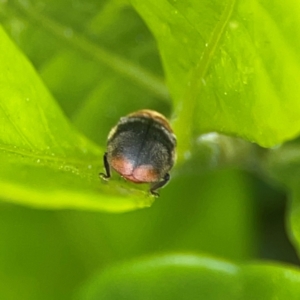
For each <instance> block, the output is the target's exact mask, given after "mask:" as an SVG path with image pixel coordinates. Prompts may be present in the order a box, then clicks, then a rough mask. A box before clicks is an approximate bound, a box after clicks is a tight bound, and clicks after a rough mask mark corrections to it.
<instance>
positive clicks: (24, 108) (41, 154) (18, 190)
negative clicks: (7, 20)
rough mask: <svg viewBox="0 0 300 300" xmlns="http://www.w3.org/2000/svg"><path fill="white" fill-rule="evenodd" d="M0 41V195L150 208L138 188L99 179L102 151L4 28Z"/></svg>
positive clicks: (57, 204)
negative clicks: (74, 123) (51, 92)
mask: <svg viewBox="0 0 300 300" xmlns="http://www.w3.org/2000/svg"><path fill="white" fill-rule="evenodd" d="M0 41H1V43H0V53H1V65H0V82H1V85H0V101H1V102H0V103H1V104H0V123H1V124H0V128H1V129H0V158H1V169H0V196H1V197H3V198H4V199H6V200H7V201H10V202H17V203H21V204H25V205H33V206H38V207H43V208H67V207H68V208H84V209H100V210H106V211H124V210H130V209H134V208H137V207H143V206H148V205H149V204H150V203H151V202H152V199H151V198H149V197H147V196H146V195H145V194H144V193H143V192H142V191H140V190H136V189H133V190H132V188H131V187H130V186H128V187H127V188H126V187H125V188H124V187H123V186H124V183H122V182H120V183H117V182H116V181H115V182H114V181H111V182H110V183H109V185H108V184H104V183H103V182H102V183H101V181H100V179H99V178H98V173H99V171H100V170H102V155H103V152H104V150H103V149H98V148H97V147H96V146H95V145H93V144H92V143H91V142H88V141H87V140H86V139H85V138H83V137H82V136H81V135H80V134H79V133H78V132H76V131H75V130H74V129H73V128H72V126H71V125H70V124H69V122H68V121H67V119H66V118H65V116H64V115H63V113H62V112H61V110H60V108H59V107H58V106H57V105H56V104H55V102H54V101H53V99H52V97H51V96H50V95H49V93H48V91H47V89H46V88H45V87H44V85H43V84H42V82H41V80H40V79H39V77H38V76H37V74H36V72H35V71H34V69H33V68H32V66H31V65H30V64H29V63H28V62H27V60H26V59H25V58H24V56H23V55H22V54H21V53H20V51H19V50H18V49H16V47H15V46H14V45H13V44H12V42H11V41H10V40H9V38H8V37H7V35H6V34H5V32H4V31H3V29H0ZM112 189H113V191H112ZM108 190H109V191H110V192H109V193H107V191H108ZM128 195H130V196H131V197H128Z"/></svg>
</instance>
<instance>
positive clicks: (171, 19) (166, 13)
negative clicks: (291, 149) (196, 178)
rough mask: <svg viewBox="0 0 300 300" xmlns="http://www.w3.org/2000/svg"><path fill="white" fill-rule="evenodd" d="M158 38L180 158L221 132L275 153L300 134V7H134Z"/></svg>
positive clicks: (231, 0)
mask: <svg viewBox="0 0 300 300" xmlns="http://www.w3.org/2000/svg"><path fill="white" fill-rule="evenodd" d="M131 2H132V4H133V5H134V7H135V8H136V9H137V11H138V12H139V13H140V15H141V16H142V17H143V19H144V20H145V22H146V23H147V24H148V26H149V28H150V29H151V31H152V32H153V34H154V36H155V38H156V40H157V42H158V47H159V49H160V54H161V57H162V61H163V65H164V69H165V72H166V77H167V82H168V87H169V89H170V92H171V95H172V97H173V99H174V103H175V115H176V117H177V120H176V126H175V128H176V132H177V135H178V140H179V143H178V144H179V149H180V153H179V154H180V155H181V156H182V155H183V154H184V153H185V151H187V150H188V149H189V147H190V146H189V142H190V139H191V136H192V133H193V128H189V126H188V125H187V124H189V123H190V122H191V121H193V122H194V123H195V128H197V133H204V132H210V131H218V132H223V133H227V134H233V135H237V136H240V137H243V138H245V139H247V140H249V141H252V142H256V143H258V144H259V145H261V146H264V147H270V146H273V145H276V144H278V143H282V142H284V141H286V140H288V139H292V138H293V137H295V136H297V135H298V134H299V132H300V101H299V100H300V99H299V97H300V96H299V95H300V90H299V84H298V82H297V80H295V78H299V77H300V57H299V49H300V33H299V32H300V31H299V30H298V29H299V26H300V21H299V17H298V16H299V13H300V6H299V4H298V2H297V1H294V0H287V1H284V2H282V1H279V0H277V1H272V2H270V1H266V0H253V1H235V0H228V1H221V0H219V1H218V0H215V1H211V0H205V1H198V0H190V1H177V0H169V1H167V0H162V1H159V2H155V1H151V0H146V1H144V0H132V1H131Z"/></svg>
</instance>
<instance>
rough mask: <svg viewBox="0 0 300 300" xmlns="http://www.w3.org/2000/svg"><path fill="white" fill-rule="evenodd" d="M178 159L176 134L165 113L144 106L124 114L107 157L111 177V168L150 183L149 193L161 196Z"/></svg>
mask: <svg viewBox="0 0 300 300" xmlns="http://www.w3.org/2000/svg"><path fill="white" fill-rule="evenodd" d="M175 160H176V136H175V134H174V133H173V130H172V128H171V126H170V123H169V121H168V120H167V119H166V117H164V116H163V115H162V114H160V113H158V112H156V111H154V110H149V109H143V110H139V111H136V112H133V113H131V114H129V115H127V116H125V117H122V118H121V119H120V120H119V122H118V123H117V125H116V126H115V127H113V128H112V129H111V131H110V132H109V134H108V138H107V151H106V152H105V154H104V156H103V163H104V168H105V171H106V173H100V174H99V175H100V177H101V178H103V179H105V180H108V179H109V178H110V177H111V168H112V169H113V170H115V171H116V172H117V173H119V174H120V175H121V176H122V177H123V178H125V179H126V180H128V181H131V182H134V183H150V190H149V192H150V193H151V194H152V195H153V196H159V193H158V189H160V188H162V187H163V186H165V185H166V184H167V183H168V182H169V180H170V174H169V171H170V170H171V169H172V167H173V165H174V163H175Z"/></svg>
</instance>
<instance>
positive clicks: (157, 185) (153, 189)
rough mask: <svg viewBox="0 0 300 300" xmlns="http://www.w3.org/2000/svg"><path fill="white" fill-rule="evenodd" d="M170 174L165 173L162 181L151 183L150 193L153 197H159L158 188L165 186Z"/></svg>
mask: <svg viewBox="0 0 300 300" xmlns="http://www.w3.org/2000/svg"><path fill="white" fill-rule="evenodd" d="M170 178H171V177H170V174H169V173H167V174H166V175H165V176H164V177H163V180H162V181H159V182H154V183H153V184H151V186H150V193H151V195H153V196H155V197H159V193H158V191H157V190H158V189H160V188H162V187H163V186H165V185H166V184H167V183H168V182H169V180H170Z"/></svg>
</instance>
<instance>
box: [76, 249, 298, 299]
mask: <svg viewBox="0 0 300 300" xmlns="http://www.w3.org/2000/svg"><path fill="white" fill-rule="evenodd" d="M299 293H300V271H299V269H297V268H292V267H288V266H283V265H279V264H274V263H260V264H259V263H253V264H240V265H238V264H233V263H230V262H226V261H222V260H217V259H214V258H211V257H206V256H196V255H190V254H174V255H165V256H157V257H154V258H145V259H140V260H136V261H133V262H130V263H124V264H119V265H117V266H115V267H113V268H108V269H107V270H106V271H104V272H102V273H101V274H100V275H99V276H97V277H95V278H94V279H93V280H91V281H90V283H89V284H88V285H87V286H86V287H85V289H83V290H82V291H81V294H80V297H79V298H78V299H85V300H98V299H99V300H100V299H106V300H121V299H132V300H138V299H143V300H148V299H149V300H150V299H157V300H159V299H164V300H166V299H172V300H176V299H189V300H192V299H195V300H196V299H206V300H209V299H213V300H218V299H220V300H224V299H230V300H240V299H243V300H247V299H249V300H253V299H257V300H272V299H278V300H286V299H289V300H292V299H295V300H296V299H299Z"/></svg>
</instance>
